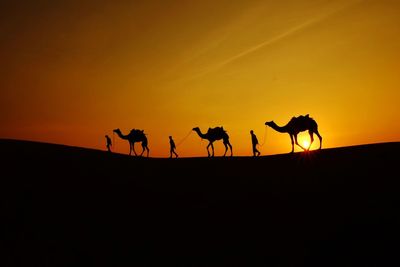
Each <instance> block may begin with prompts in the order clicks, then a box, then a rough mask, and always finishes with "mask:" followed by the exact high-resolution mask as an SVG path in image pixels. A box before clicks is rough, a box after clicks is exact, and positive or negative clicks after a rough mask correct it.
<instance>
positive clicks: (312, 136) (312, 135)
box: [307, 131, 314, 150]
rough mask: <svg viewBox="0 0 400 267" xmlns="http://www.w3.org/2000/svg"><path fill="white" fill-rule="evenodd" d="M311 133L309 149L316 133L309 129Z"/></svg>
mask: <svg viewBox="0 0 400 267" xmlns="http://www.w3.org/2000/svg"><path fill="white" fill-rule="evenodd" d="M308 133H309V134H310V145H309V146H308V148H307V150H310V148H311V145H312V143H313V142H314V133H313V131H308Z"/></svg>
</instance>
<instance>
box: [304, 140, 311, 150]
mask: <svg viewBox="0 0 400 267" xmlns="http://www.w3.org/2000/svg"><path fill="white" fill-rule="evenodd" d="M302 143H303V147H304V148H308V147H309V145H310V141H309V140H306V139H304V140H303V142H302Z"/></svg>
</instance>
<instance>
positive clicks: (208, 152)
mask: <svg viewBox="0 0 400 267" xmlns="http://www.w3.org/2000/svg"><path fill="white" fill-rule="evenodd" d="M210 146H211V142H210V143H209V144H208V146H207V154H208V156H209V157H210V151H209V149H208V148H209V147H210Z"/></svg>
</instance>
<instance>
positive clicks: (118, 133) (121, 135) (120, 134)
mask: <svg viewBox="0 0 400 267" xmlns="http://www.w3.org/2000/svg"><path fill="white" fill-rule="evenodd" d="M117 135H118V136H119V138H121V139H128V136H127V135H123V134H122V133H121V132H117Z"/></svg>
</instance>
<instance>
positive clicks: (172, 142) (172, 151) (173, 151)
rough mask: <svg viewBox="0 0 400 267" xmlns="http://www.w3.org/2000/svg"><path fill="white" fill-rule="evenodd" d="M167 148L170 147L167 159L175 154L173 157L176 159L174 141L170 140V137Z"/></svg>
mask: <svg viewBox="0 0 400 267" xmlns="http://www.w3.org/2000/svg"><path fill="white" fill-rule="evenodd" d="M169 146H170V150H169V153H170V155H169V158H172V154H175V157H176V158H178V154H177V153H176V151H175V149H176V145H175V142H174V140H173V139H172V136H170V137H169Z"/></svg>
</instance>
